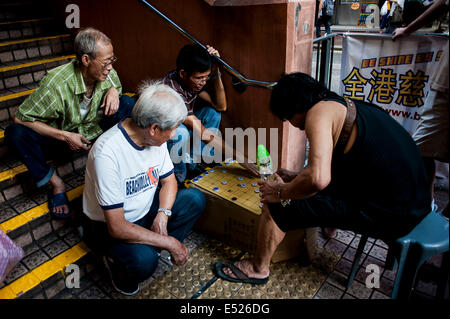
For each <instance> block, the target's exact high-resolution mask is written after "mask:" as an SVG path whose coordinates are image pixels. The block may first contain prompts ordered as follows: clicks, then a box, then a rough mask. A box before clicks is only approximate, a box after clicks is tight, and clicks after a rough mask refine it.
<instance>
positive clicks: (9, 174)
mask: <svg viewBox="0 0 450 319" xmlns="http://www.w3.org/2000/svg"><path fill="white" fill-rule="evenodd" d="M26 171H28V169H27V167H26V166H25V165H24V164H21V165H19V166H17V167H14V168H11V169H8V170H6V171H3V172H1V173H0V182H3V181H6V180H8V179H13V178H14V176H16V175H17V174H21V173H23V172H26Z"/></svg>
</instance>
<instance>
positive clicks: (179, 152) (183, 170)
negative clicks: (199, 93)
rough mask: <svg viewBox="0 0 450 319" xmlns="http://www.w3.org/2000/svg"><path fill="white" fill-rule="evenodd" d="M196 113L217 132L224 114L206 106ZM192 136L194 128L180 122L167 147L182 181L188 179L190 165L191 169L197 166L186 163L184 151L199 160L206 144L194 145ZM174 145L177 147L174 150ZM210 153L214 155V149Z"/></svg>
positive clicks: (204, 123) (176, 172)
mask: <svg viewBox="0 0 450 319" xmlns="http://www.w3.org/2000/svg"><path fill="white" fill-rule="evenodd" d="M194 115H195V116H196V117H197V118H198V119H199V120H200V121H201V123H202V125H203V126H204V127H206V128H208V129H209V130H211V131H212V132H213V133H216V132H217V131H218V130H219V126H220V120H221V117H222V116H221V114H220V112H217V111H216V110H215V109H213V108H212V107H209V106H204V107H202V108H201V109H199V110H197V111H195V112H194ZM192 136H193V133H192V130H189V129H188V128H187V127H186V126H184V125H183V124H180V126H179V127H178V128H177V130H176V132H175V135H174V137H173V138H172V139H170V140H168V141H167V149H168V150H169V153H170V156H171V159H172V162H173V163H174V164H173V166H174V172H175V176H176V178H177V180H178V181H179V182H180V183H182V182H184V180H185V179H186V174H187V170H188V167H189V169H190V170H193V169H194V168H195V163H186V161H185V158H184V154H183V153H188V154H189V156H190V157H191V158H194V159H197V161H198V159H201V155H202V152H203V149H204V148H205V145H206V144H205V142H201V144H200V147H198V146H197V145H193V141H192ZM174 146H175V147H176V148H175V149H174V150H173V151H172V148H173V147H174ZM188 146H189V148H188ZM209 154H210V155H211V156H214V150H211V151H210V153H209ZM187 165H188V166H187Z"/></svg>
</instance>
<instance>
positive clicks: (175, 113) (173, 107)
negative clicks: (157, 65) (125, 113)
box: [131, 81, 187, 130]
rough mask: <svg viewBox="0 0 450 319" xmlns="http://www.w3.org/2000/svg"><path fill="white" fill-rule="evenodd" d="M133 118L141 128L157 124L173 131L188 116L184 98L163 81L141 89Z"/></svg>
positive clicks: (146, 83)
mask: <svg viewBox="0 0 450 319" xmlns="http://www.w3.org/2000/svg"><path fill="white" fill-rule="evenodd" d="M139 94H140V96H139V99H138V101H137V102H136V104H135V106H134V108H133V111H132V112H131V118H132V119H133V121H134V123H136V125H137V126H138V127H140V128H148V127H150V126H151V125H152V124H156V125H158V126H159V127H161V129H163V130H167V129H172V128H174V127H175V126H177V125H178V123H180V122H184V120H185V119H186V116H187V109H186V104H184V101H183V99H182V97H181V96H180V95H179V94H178V93H177V92H176V91H175V90H174V89H172V88H171V87H170V86H168V85H165V84H163V83H162V82H161V81H147V82H144V83H143V84H142V85H141V86H140V88H139Z"/></svg>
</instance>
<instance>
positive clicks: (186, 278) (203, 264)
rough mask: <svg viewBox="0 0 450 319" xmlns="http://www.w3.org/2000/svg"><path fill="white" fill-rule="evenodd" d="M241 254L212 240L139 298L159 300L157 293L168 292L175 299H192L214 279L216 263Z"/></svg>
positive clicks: (192, 253)
mask: <svg viewBox="0 0 450 319" xmlns="http://www.w3.org/2000/svg"><path fill="white" fill-rule="evenodd" d="M239 253H240V251H239V250H237V249H234V248H232V247H230V246H227V245H225V244H223V243H222V242H220V241H217V240H210V241H208V242H206V243H204V244H202V245H201V246H199V247H198V248H197V249H195V250H194V251H192V252H191V253H190V255H189V259H188V261H187V262H186V264H185V265H184V266H175V265H174V266H172V268H170V269H169V270H167V272H166V273H165V274H164V275H163V276H160V277H158V278H157V279H155V280H154V281H153V282H152V283H151V284H150V285H149V286H148V287H147V288H146V289H144V290H143V291H142V292H141V293H139V294H138V296H137V298H158V297H155V292H157V293H158V294H159V293H160V290H164V291H167V292H168V293H169V294H171V295H173V296H174V297H175V298H179V299H185V298H191V297H192V296H193V295H194V294H195V293H196V292H198V291H199V290H200V289H201V288H202V287H203V286H205V285H206V284H207V283H208V282H209V281H210V280H211V279H213V278H214V273H213V265H214V263H215V262H217V261H220V260H225V259H233V258H236V256H237V255H238V254H239ZM155 287H158V288H155Z"/></svg>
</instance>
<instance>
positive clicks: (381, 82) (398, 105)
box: [340, 34, 448, 135]
mask: <svg viewBox="0 0 450 319" xmlns="http://www.w3.org/2000/svg"><path fill="white" fill-rule="evenodd" d="M447 43H448V39H446V38H443V37H438V36H416V35H414V36H409V37H406V38H402V39H398V40H396V41H395V42H394V41H392V39H391V38H390V37H376V36H367V35H366V36H364V35H354V34H351V35H348V34H346V35H344V37H343V43H342V62H341V82H340V94H341V95H343V96H348V97H350V98H352V99H355V100H361V101H366V102H371V103H374V104H376V105H378V106H380V107H382V108H383V109H384V110H385V111H386V112H388V113H389V114H390V115H391V116H393V117H394V118H395V119H396V120H397V121H398V122H399V123H400V124H401V125H403V127H404V128H405V129H406V130H407V131H408V132H409V133H410V134H411V135H412V134H413V133H414V131H415V130H416V126H417V122H418V120H419V119H420V108H421V107H422V106H423V105H424V103H425V99H426V96H427V95H428V90H429V89H430V82H431V78H432V75H433V73H434V71H435V69H436V68H437V67H439V63H440V58H441V56H442V53H443V48H444V46H445V45H448V44H447Z"/></svg>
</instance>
